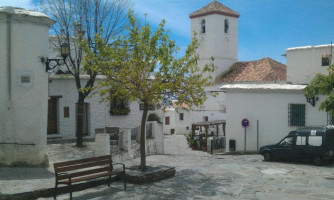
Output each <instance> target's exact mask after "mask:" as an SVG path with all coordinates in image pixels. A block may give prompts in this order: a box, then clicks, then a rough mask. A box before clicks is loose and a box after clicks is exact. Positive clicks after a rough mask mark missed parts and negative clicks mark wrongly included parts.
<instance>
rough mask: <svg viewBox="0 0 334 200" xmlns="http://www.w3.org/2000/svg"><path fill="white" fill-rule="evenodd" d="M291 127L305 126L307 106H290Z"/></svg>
mask: <svg viewBox="0 0 334 200" xmlns="http://www.w3.org/2000/svg"><path fill="white" fill-rule="evenodd" d="M289 126H305V104H289Z"/></svg>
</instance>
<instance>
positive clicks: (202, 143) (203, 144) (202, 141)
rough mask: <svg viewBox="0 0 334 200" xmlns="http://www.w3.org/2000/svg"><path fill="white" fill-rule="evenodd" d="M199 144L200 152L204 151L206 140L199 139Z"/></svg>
mask: <svg viewBox="0 0 334 200" xmlns="http://www.w3.org/2000/svg"><path fill="white" fill-rule="evenodd" d="M200 144H201V150H202V151H206V139H201V140H200Z"/></svg>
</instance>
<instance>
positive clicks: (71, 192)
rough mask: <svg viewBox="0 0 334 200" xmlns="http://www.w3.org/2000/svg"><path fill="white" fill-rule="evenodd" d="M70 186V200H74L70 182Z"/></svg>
mask: <svg viewBox="0 0 334 200" xmlns="http://www.w3.org/2000/svg"><path fill="white" fill-rule="evenodd" d="M69 186H70V200H72V184H71V182H70V184H69Z"/></svg>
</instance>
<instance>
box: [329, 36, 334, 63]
mask: <svg viewBox="0 0 334 200" xmlns="http://www.w3.org/2000/svg"><path fill="white" fill-rule="evenodd" d="M332 58H333V42H332V41H331V53H330V54H329V66H331V65H332Z"/></svg>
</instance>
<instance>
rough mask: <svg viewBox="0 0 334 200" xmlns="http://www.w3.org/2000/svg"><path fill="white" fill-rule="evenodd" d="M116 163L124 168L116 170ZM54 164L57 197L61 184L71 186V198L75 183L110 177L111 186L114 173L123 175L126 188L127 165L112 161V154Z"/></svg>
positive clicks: (55, 195)
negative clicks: (114, 167)
mask: <svg viewBox="0 0 334 200" xmlns="http://www.w3.org/2000/svg"><path fill="white" fill-rule="evenodd" d="M114 165H123V170H114V169H113V166H114ZM53 166H54V170H55V176H56V185H55V191H54V198H55V199H56V197H57V189H58V185H60V184H65V185H68V186H69V190H70V199H72V184H73V183H78V182H83V181H88V180H92V179H97V178H102V177H108V186H109V187H110V182H111V177H112V176H114V175H122V176H123V179H124V190H126V174H125V165H124V164H123V163H112V160H111V155H107V156H99V157H93V158H86V159H80V160H72V161H65V162H59V163H54V164H53Z"/></svg>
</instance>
